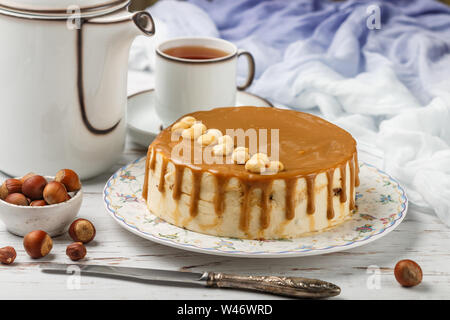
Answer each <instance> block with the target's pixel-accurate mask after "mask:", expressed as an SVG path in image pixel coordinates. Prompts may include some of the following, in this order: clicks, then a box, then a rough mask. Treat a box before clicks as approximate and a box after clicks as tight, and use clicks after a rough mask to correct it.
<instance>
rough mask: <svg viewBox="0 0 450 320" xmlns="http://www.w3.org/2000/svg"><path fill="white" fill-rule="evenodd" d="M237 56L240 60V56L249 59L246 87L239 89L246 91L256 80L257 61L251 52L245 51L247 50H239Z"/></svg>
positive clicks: (239, 88) (239, 87)
mask: <svg viewBox="0 0 450 320" xmlns="http://www.w3.org/2000/svg"><path fill="white" fill-rule="evenodd" d="M237 56H238V59H239V57H240V56H245V57H246V58H247V62H248V77H247V81H246V82H245V84H244V85H242V86H238V87H237V88H238V90H245V89H247V88H248V87H250V85H251V84H252V82H253V79H254V78H255V59H254V58H253V56H252V54H251V53H250V52H248V51H245V50H239V51H238V54H237Z"/></svg>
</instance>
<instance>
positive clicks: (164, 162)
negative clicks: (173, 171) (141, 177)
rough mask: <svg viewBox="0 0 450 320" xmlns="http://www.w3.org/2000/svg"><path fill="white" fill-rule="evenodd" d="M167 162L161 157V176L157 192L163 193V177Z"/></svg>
mask: <svg viewBox="0 0 450 320" xmlns="http://www.w3.org/2000/svg"><path fill="white" fill-rule="evenodd" d="M168 162H169V161H168V160H167V158H165V157H163V161H162V164H161V175H160V176H159V184H158V191H159V192H162V193H164V185H165V181H166V179H164V177H165V175H166V170H167V164H168Z"/></svg>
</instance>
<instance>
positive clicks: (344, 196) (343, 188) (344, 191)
mask: <svg viewBox="0 0 450 320" xmlns="http://www.w3.org/2000/svg"><path fill="white" fill-rule="evenodd" d="M339 171H340V172H341V193H340V194H339V200H340V201H341V203H344V202H345V201H347V163H344V164H341V165H340V166H339Z"/></svg>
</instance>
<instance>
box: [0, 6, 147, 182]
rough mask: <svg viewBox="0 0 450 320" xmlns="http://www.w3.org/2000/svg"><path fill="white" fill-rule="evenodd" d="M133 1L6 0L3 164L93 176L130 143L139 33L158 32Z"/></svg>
mask: <svg viewBox="0 0 450 320" xmlns="http://www.w3.org/2000/svg"><path fill="white" fill-rule="evenodd" d="M129 2H130V1H129V0H39V1H36V0H0V43H2V49H1V50H0V137H1V138H0V171H3V172H5V173H7V174H9V175H11V176H22V175H24V174H26V173H27V172H30V171H33V172H37V173H39V174H42V175H54V174H55V173H56V172H57V171H58V170H59V169H61V168H70V169H73V170H75V171H76V172H78V174H79V175H80V177H81V178H89V177H93V176H96V175H98V174H99V173H101V172H103V171H105V170H107V169H109V168H110V167H111V166H112V165H113V164H114V163H115V162H116V161H117V159H118V157H120V155H121V154H122V151H123V147H124V144H125V134H126V105H127V94H126V89H127V64H128V54H129V49H130V46H131V43H132V41H133V39H134V38H135V37H136V36H137V35H139V34H143V35H146V36H152V35H153V34H154V32H155V29H154V23H153V20H152V18H151V16H150V14H148V13H147V12H145V11H142V12H135V13H130V12H128V10H127V7H128V5H129Z"/></svg>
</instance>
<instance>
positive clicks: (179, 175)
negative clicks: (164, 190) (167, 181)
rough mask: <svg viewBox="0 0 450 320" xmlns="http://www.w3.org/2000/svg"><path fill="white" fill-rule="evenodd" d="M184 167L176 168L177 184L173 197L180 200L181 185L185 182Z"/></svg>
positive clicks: (174, 187)
mask: <svg viewBox="0 0 450 320" xmlns="http://www.w3.org/2000/svg"><path fill="white" fill-rule="evenodd" d="M183 173H184V167H182V166H177V165H176V166H175V184H174V186H173V192H172V197H173V199H175V200H179V199H180V197H181V183H182V182H183Z"/></svg>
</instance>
